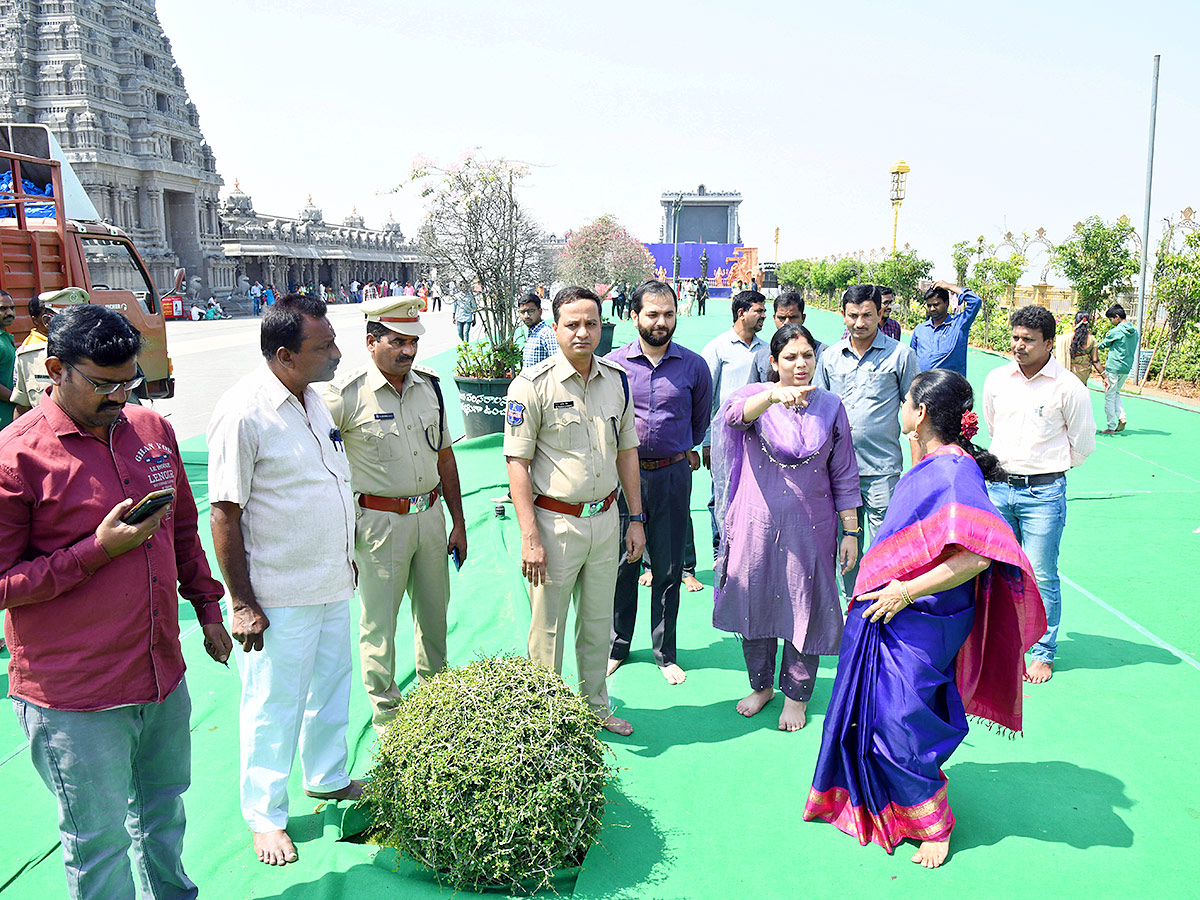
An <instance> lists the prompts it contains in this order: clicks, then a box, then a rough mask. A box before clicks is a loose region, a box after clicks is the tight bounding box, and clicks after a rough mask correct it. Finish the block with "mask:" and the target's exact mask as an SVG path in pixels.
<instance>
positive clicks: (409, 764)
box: [363, 657, 609, 892]
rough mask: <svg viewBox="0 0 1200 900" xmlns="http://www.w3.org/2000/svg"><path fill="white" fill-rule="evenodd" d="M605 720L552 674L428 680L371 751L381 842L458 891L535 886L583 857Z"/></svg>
mask: <svg viewBox="0 0 1200 900" xmlns="http://www.w3.org/2000/svg"><path fill="white" fill-rule="evenodd" d="M598 728H599V720H598V719H597V718H596V715H595V714H594V713H593V712H592V711H591V710H590V709H589V708H588V705H587V703H586V702H585V701H584V700H583V699H582V698H580V697H579V696H578V695H577V694H576V693H575V692H573V691H572V690H571V689H570V688H568V687H567V686H566V685H565V684H564V683H563V681H562V679H561V678H560V677H559V676H558V675H557V674H555V672H554V670H553V669H551V668H549V667H547V666H544V665H541V664H538V663H534V662H530V661H529V660H528V659H525V658H522V657H500V658H492V659H481V660H479V661H478V662H474V663H471V664H470V665H467V666H462V667H460V668H456V669H449V670H447V671H445V672H442V673H440V674H439V675H437V676H436V677H434V678H431V679H429V680H428V681H427V682H425V683H424V684H423V685H421V686H420V687H419V688H418V689H417V690H416V691H414V692H413V693H412V694H410V695H408V696H407V697H405V699H404V701H403V702H402V703H401V704H400V708H399V711H398V712H397V714H396V718H395V720H394V721H393V722H391V723H390V724H389V725H388V728H387V731H386V732H385V733H384V735H383V736H382V737H381V738H380V739H379V743H378V745H377V746H376V760H375V766H374V768H373V769H372V771H371V775H370V778H371V780H370V781H369V782H368V783H367V787H366V790H365V791H364V794H363V798H364V801H365V802H368V803H369V804H370V805H371V806H372V807H373V816H374V826H375V829H376V831H375V840H377V841H378V842H379V843H381V844H384V845H385V846H389V847H394V848H395V849H396V850H398V851H399V852H401V853H403V854H404V855H406V856H408V857H410V858H412V859H414V860H416V861H417V862H418V863H420V864H422V865H424V866H426V867H428V868H429V869H431V870H433V872H434V874H435V876H436V877H437V878H438V879H439V880H440V881H444V882H447V883H449V884H452V885H454V886H455V887H456V888H486V887H496V886H503V887H507V888H510V889H517V890H524V891H530V892H532V891H536V890H538V889H540V888H541V887H543V886H544V885H546V884H548V883H549V881H550V879H551V877H552V876H553V874H554V870H555V869H562V868H568V867H571V866H576V865H579V863H580V862H582V860H583V857H584V855H585V854H586V853H587V850H588V848H589V847H590V846H591V845H592V843H593V842H594V841H595V839H596V834H597V833H598V832H599V830H600V820H601V816H602V815H603V813H604V786H605V783H606V782H607V780H608V778H609V769H608V766H607V765H606V762H605V756H604V754H605V750H606V748H605V745H604V744H603V743H602V742H601V741H600V740H599V739H598V738H597V737H596V732H597V730H598Z"/></svg>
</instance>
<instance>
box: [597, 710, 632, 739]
mask: <svg viewBox="0 0 1200 900" xmlns="http://www.w3.org/2000/svg"><path fill="white" fill-rule="evenodd" d="M600 725H601V726H602V727H603V728H604V730H605V731H611V732H612V733H613V734H619V735H621V737H629V736H630V735H631V734H633V726H632V725H630V724H629V723H628V722H626V721H625V720H624V719H618V718H617V717H616V716H614V715H612V714H611V713H610V714H609V715H607V716H602V717H601V718H600Z"/></svg>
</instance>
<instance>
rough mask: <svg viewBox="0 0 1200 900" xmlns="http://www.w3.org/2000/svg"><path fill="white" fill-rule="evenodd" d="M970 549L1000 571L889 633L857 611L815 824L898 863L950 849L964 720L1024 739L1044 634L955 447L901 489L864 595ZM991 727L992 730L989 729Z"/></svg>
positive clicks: (939, 597)
mask: <svg viewBox="0 0 1200 900" xmlns="http://www.w3.org/2000/svg"><path fill="white" fill-rule="evenodd" d="M960 550H970V551H971V552H973V553H976V554H978V555H980V556H983V557H986V558H987V559H990V560H992V565H991V566H990V567H989V568H988V569H987V570H985V571H984V572H983V573H981V574H980V575H978V576H977V577H975V578H973V579H971V580H970V581H968V582H966V583H964V584H961V585H959V586H958V587H955V588H951V589H949V590H945V591H942V592H940V593H937V594H931V595H927V596H923V597H919V598H916V599H915V601H914V602H913V604H912V605H911V606H910V607H908V608H906V609H903V610H901V611H900V612H898V613H897V614H896V615H895V616H894V617H893V618H892V621H891V622H890V623H886V624H885V623H884V622H883V621H882V620H880V621H878V622H870V621H867V620H866V619H864V618H863V617H862V612H863V610H864V609H866V607H867V606H869V605H870V604H868V603H863V602H860V601H853V602H851V604H850V606H849V612H848V613H847V618H846V628H845V632H844V634H843V637H842V649H841V654H840V656H839V659H838V668H837V676H836V678H835V680H834V686H833V696H832V698H831V699H830V702H829V708H828V710H827V711H826V714H825V724H824V730H823V732H822V735H821V751H820V755H819V757H818V759H817V770H816V774H815V775H814V777H813V786H812V789H811V791H810V792H809V796H808V802H807V804H806V805H805V809H804V818H805V819H806V820H811V819H817V818H821V819H825V820H827V821H829V822H832V823H833V824H834V825H836V826H837V827H838V828H840V829H841V830H842V831H844V832H846V833H847V834H850V835H853V836H854V837H856V838H858V841H859V843H861V844H863V845H866V844H867V843H868V842H874V843H876V844H879V845H880V846H881V847H883V848H884V849H886V850H887V851H888V852H889V853H890V852H892V850H893V848H894V847H895V846H896V844H898V843H899V842H900V841H902V840H903V839H905V838H912V839H915V840H918V841H925V840H933V841H937V840H946V839H947V838H948V837H949V835H950V832H951V830H952V829H953V828H954V814H953V812H951V810H950V804H949V802H948V800H947V797H946V776H945V775H944V774H943V773H942V765H943V764H944V763H945V762H946V760H947V759H949V758H950V754H951V753H953V752H954V750H955V749H956V748H957V747H958V745H959V744H960V743H962V740H963V738H965V737H966V735H967V716H973V717H976V718H979V719H984V720H987V721H988V722H991V723H995V725H996V726H999V727H1000V728H1001V729H1002V730H1006V731H1008V732H1019V731H1020V730H1021V682H1022V678H1023V675H1024V671H1025V657H1024V654H1025V651H1027V650H1028V649H1029V648H1030V647H1031V646H1032V645H1033V644H1034V642H1035V641H1037V639H1038V638H1039V637H1041V635H1042V634H1043V632H1044V631H1045V629H1046V616H1045V611H1044V609H1043V607H1042V600H1041V595H1040V594H1039V593H1038V589H1037V583H1036V582H1035V580H1034V576H1033V570H1032V568H1031V566H1030V564H1029V560H1028V559H1026V557H1025V554H1024V552H1022V550H1021V547H1020V545H1019V544H1018V543H1017V541H1016V538H1015V537H1014V536H1013V532H1012V529H1011V528H1009V526H1008V524H1007V523H1006V522H1005V521H1004V519H1003V518H1002V517H1001V516H1000V514H999V513H998V512H997V511H996V508H995V506H993V505H992V503H991V501H990V500H989V499H988V495H987V487H986V483H985V482H984V480H983V475H982V473H981V472H980V470H979V466H978V465H977V464H976V463H975V460H973V459H972V458H971V457H970V456H968V455H967V454H966V453H964V452H963V451H962V450H961V449H960V448H958V447H956V446H953V445H950V446H946V447H943V448H942V449H940V450H939V451H938V452H936V453H934V454H933V455H931V456H929V457H927V458H926V459H924V460H922V461H921V462H920V463H918V464H917V465H916V466H914V467H913V468H912V469H911V470H909V471H908V472H907V473H905V475H904V476H903V477H902V478H901V479H900V483H899V484H898V485H897V487H896V493H895V496H894V497H893V498H892V502H891V504H890V506H889V507H888V511H887V515H886V517H885V518H884V521H883V525H882V527H881V528H880V530H879V533H878V534H877V535H875V538H874V540H873V541H872V544H871V548H870V550H868V551H867V553H866V555H865V556H864V557H863V560H862V564H861V566H860V568H859V574H858V580H857V582H856V583H855V587H854V593H855V596H856V597H857V596H859V595H861V594H863V593H867V592H869V591H874V590H877V589H878V588H881V587H883V586H884V585H886V584H887V583H888V582H889V581H891V580H893V579H902V580H908V579H911V578H914V577H916V576H918V575H920V574H922V573H924V572H926V571H928V570H929V569H931V568H933V567H934V566H936V565H937V564H938V563H940V562H942V561H943V560H945V559H947V558H948V557H950V556H952V555H954V554H955V553H957V552H959V551H960ZM989 727H991V726H989Z"/></svg>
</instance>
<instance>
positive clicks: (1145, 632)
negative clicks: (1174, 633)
mask: <svg viewBox="0 0 1200 900" xmlns="http://www.w3.org/2000/svg"><path fill="white" fill-rule="evenodd" d="M1058 577H1059V578H1060V579H1061V580H1062V581H1064V582H1066V583H1067V584H1068V585H1070V586H1071V587H1073V588H1074V589H1075V590H1077V591H1079V593H1081V594H1083V596H1085V597H1087V598H1088V599H1089V600H1091V601H1092V602H1093V603H1095V604H1096V605H1097V606H1099V607H1100V608H1101V609H1106V610H1108V611H1109V612H1110V613H1112V614H1113V615H1114V616H1116V617H1117V618H1118V619H1120V620H1121V621H1122V622H1124V623H1125V624H1126V625H1128V626H1129V627H1130V628H1132V629H1133V630H1134V631H1136V632H1137V633H1138V634H1140V635H1142V636H1143V637H1148V638H1150V640H1152V641H1154V643H1156V644H1158V646H1160V647H1162V648H1163V649H1164V650H1166V651H1167V652H1168V653H1170V654H1171V655H1172V656H1174V657H1176V658H1178V659H1180V660H1182V661H1183V662H1185V663H1187V664H1188V665H1189V666H1191V667H1192V668H1193V669H1196V670H1197V671H1200V662H1197V661H1196V660H1195V659H1194V658H1193V657H1191V656H1189V655H1188V654H1187V653H1184V652H1183V651H1182V650H1180V649H1179V648H1178V647H1174V646H1172V645H1171V644H1168V643H1167V642H1166V641H1164V640H1163V639H1162V638H1160V637H1159V636H1158V635H1156V634H1155V633H1154V632H1153V631H1150V630H1149V629H1148V628H1146V627H1144V626H1142V625H1139V624H1138V623H1137V622H1135V621H1134V620H1133V619H1131V618H1129V616H1127V615H1125V613H1123V612H1121V611H1120V610H1119V609H1117V608H1116V607H1114V606H1110V605H1109V604H1107V603H1105V602H1104V601H1103V600H1101V599H1100V598H1099V597H1097V596H1096V595H1095V594H1093V593H1092V592H1091V591H1089V590H1088V589H1087V588H1085V587H1083V586H1082V585H1078V584H1076V583H1075V582H1074V581H1072V580H1071V579H1070V578H1068V577H1067V576H1066V575H1064V574H1062V572H1059V573H1058Z"/></svg>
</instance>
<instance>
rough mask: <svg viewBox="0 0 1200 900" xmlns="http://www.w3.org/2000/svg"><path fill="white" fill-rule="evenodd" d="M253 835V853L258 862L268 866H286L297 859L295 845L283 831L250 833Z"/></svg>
mask: <svg viewBox="0 0 1200 900" xmlns="http://www.w3.org/2000/svg"><path fill="white" fill-rule="evenodd" d="M251 834H253V835H254V852H255V853H257V854H258V861H259V862H261V863H266V864H267V865H268V866H286V865H287V864H288V863H294V862H295V861H296V860H297V859H299V858H300V857H299V855H297V853H296V845H295V844H293V843H292V839H291V838H290V837H288V833H287V832H286V831H284V830H283V829H280V830H279V831H264V832H261V833H260V832H251Z"/></svg>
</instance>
